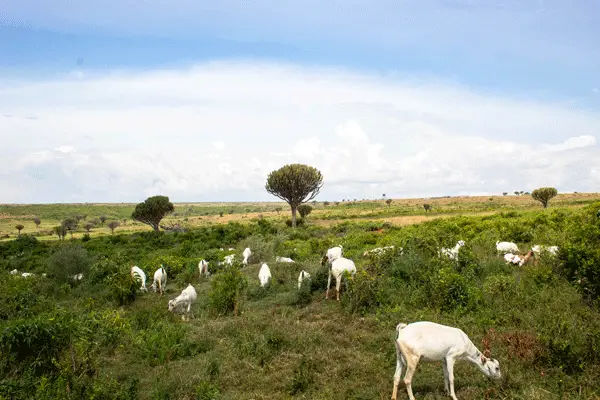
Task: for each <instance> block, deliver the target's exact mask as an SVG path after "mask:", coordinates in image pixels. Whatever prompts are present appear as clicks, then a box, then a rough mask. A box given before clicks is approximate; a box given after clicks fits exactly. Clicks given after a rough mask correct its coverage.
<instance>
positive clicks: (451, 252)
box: [439, 240, 465, 260]
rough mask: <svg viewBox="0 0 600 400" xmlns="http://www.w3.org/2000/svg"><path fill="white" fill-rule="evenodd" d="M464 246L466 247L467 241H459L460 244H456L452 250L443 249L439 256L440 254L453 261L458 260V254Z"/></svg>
mask: <svg viewBox="0 0 600 400" xmlns="http://www.w3.org/2000/svg"><path fill="white" fill-rule="evenodd" d="M464 245H465V241H464V240H459V241H458V242H456V245H455V246H454V247H453V248H451V249H447V248H442V249H441V250H440V252H439V254H440V256H442V255H444V256H446V257H448V258H449V259H451V260H458V252H459V250H460V248H461V247H463V246H464Z"/></svg>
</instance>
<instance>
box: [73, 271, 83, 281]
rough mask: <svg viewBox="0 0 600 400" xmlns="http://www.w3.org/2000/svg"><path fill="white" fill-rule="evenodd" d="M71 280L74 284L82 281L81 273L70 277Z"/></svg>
mask: <svg viewBox="0 0 600 400" xmlns="http://www.w3.org/2000/svg"><path fill="white" fill-rule="evenodd" d="M71 279H73V280H74V281H75V282H79V281H82V280H83V272H80V273H78V274H75V275H71Z"/></svg>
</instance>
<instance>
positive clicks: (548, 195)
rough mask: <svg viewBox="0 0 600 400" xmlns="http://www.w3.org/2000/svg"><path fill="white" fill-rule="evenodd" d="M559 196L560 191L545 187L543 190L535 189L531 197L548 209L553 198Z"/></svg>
mask: <svg viewBox="0 0 600 400" xmlns="http://www.w3.org/2000/svg"><path fill="white" fill-rule="evenodd" d="M557 194H558V190H556V189H555V188H553V187H543V188H539V189H535V190H534V191H533V192H531V197H532V198H533V199H534V200H536V201H539V202H540V203H542V206H544V208H546V207H548V202H549V201H550V200H551V199H552V198H554V197H556V195H557Z"/></svg>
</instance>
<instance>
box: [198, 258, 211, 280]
mask: <svg viewBox="0 0 600 400" xmlns="http://www.w3.org/2000/svg"><path fill="white" fill-rule="evenodd" d="M198 269H199V270H200V277H202V276H203V275H204V276H205V277H207V278H208V277H209V276H210V272H208V261H206V260H204V259H202V260H200V262H199V263H198Z"/></svg>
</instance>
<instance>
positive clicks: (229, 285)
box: [208, 266, 248, 315]
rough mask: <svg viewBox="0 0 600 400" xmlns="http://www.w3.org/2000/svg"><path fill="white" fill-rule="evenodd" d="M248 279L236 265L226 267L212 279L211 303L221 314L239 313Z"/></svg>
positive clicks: (209, 294) (212, 307) (213, 308)
mask: <svg viewBox="0 0 600 400" xmlns="http://www.w3.org/2000/svg"><path fill="white" fill-rule="evenodd" d="M247 285H248V282H247V279H246V277H245V276H244V275H242V273H241V272H240V271H239V269H238V268H237V267H236V266H229V267H226V268H225V270H224V271H223V272H222V273H220V274H218V275H216V276H215V277H214V278H213V280H212V281H211V290H210V292H209V293H208V298H209V305H210V308H211V309H212V310H213V312H215V313H217V314H219V315H225V314H229V313H231V312H233V313H234V315H237V313H238V310H239V306H240V300H241V297H242V292H243V290H244V289H245V288H246V287H247Z"/></svg>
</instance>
